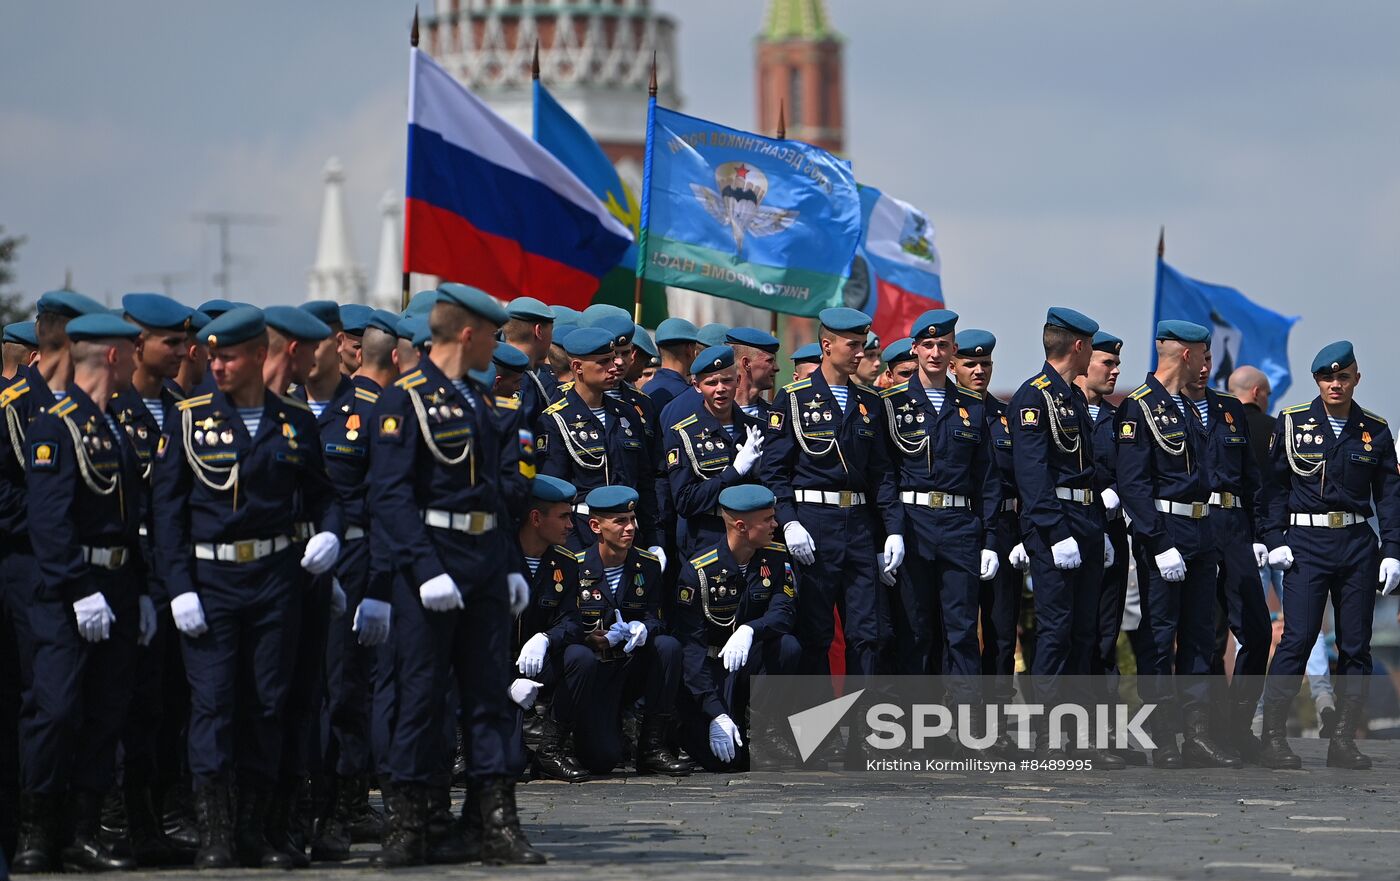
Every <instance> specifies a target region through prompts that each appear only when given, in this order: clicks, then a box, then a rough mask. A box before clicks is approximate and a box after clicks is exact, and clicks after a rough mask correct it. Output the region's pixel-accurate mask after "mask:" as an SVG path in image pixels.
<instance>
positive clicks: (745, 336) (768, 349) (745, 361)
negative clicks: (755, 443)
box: [724, 327, 780, 422]
mask: <svg viewBox="0 0 1400 881" xmlns="http://www.w3.org/2000/svg"><path fill="white" fill-rule="evenodd" d="M724 339H725V343H726V344H727V345H728V346H730V347H731V348H732V349H734V366H735V367H737V368H738V370H739V385H738V387H737V388H735V390H734V402H735V403H736V404H738V405H739V408H740V409H741V410H743V411H744V412H745V413H747V414H748V415H749V416H752V417H753V418H754V419H757V420H759V421H760V422H763V421H765V420H766V419H767V418H768V399H767V398H766V397H764V395H765V394H766V393H768V392H771V391H772V390H773V385H774V380H775V379H776V377H777V375H778V347H779V346H780V343H779V342H778V338H777V337H775V336H773V335H772V334H771V333H768V332H766V331H762V330H758V329H757V328H753V327H735V328H731V329H730V331H729V333H728V334H726V335H725V338H724Z"/></svg>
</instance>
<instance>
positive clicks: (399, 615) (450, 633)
mask: <svg viewBox="0 0 1400 881" xmlns="http://www.w3.org/2000/svg"><path fill="white" fill-rule="evenodd" d="M507 317H508V316H507V315H506V311H505V309H504V308H502V307H501V306H500V304H498V303H497V302H496V301H495V300H493V299H492V298H491V297H490V296H488V295H487V294H486V293H485V292H483V291H481V290H478V289H476V288H473V287H470V286H468V285H462V284H455V283H444V284H443V285H441V286H440V287H439V288H438V297H437V302H436V303H435V304H434V305H433V307H432V311H431V312H430V313H429V315H428V323H429V326H430V328H431V332H432V348H431V349H430V350H429V351H428V354H427V356H426V357H424V358H423V359H422V360H421V361H420V362H419V365H418V369H416V370H414V371H412V372H410V373H406V374H404V376H403V377H401V378H400V379H399V380H398V382H396V383H394V385H393V386H392V387H390V388H387V389H385V390H384V392H383V393H382V394H381V395H380V398H379V403H378V406H377V407H376V409H375V411H374V419H373V423H372V424H371V426H370V472H369V498H368V507H369V510H370V511H372V512H374V519H375V522H374V528H375V529H376V530H379V529H381V528H382V532H383V535H384V536H385V538H386V539H387V541H386V542H385V543H384V547H382V548H381V547H379V546H378V544H377V543H376V546H375V547H373V548H371V563H372V565H383V566H384V568H385V569H386V570H397V571H398V572H399V573H400V574H399V575H398V576H397V577H395V578H394V580H393V585H392V590H393V595H392V607H393V626H394V631H395V643H396V646H397V651H396V653H395V658H396V662H395V667H396V669H395V678H394V689H395V691H396V694H397V700H398V715H397V719H396V720H395V725H394V730H393V733H392V734H391V749H390V755H389V757H388V760H387V765H388V774H387V777H388V779H389V783H390V787H391V788H390V793H389V800H390V824H391V826H390V831H389V835H388V837H387V838H386V839H385V843H384V847H383V849H382V850H381V851H380V852H379V853H377V854H375V855H374V857H372V864H373V865H374V866H376V867H377V868H392V867H398V866H414V865H421V864H422V863H423V862H425V861H426V860H427V858H428V840H427V835H428V828H427V816H428V811H429V805H430V803H432V802H433V801H434V798H435V797H436V795H437V792H438V787H440V786H441V783H440V782H439V781H438V779H437V778H438V769H439V768H441V767H443V766H444V764H446V763H448V762H450V753H448V754H445V752H446V744H444V743H443V739H442V737H441V731H442V725H443V722H444V719H443V715H442V714H443V713H444V711H445V710H444V706H443V701H442V693H441V683H443V682H446V681H448V676H449V674H451V673H455V677H456V680H455V681H456V684H457V688H458V696H459V700H460V702H461V710H462V716H463V718H464V719H465V720H468V722H467V724H468V725H469V729H470V734H469V742H471V743H472V750H471V753H470V756H469V761H468V767H467V775H468V784H469V785H468V792H467V800H466V802H465V804H464V805H463V817H464V821H463V830H465V831H467V832H470V833H471V835H472V837H470V838H468V839H466V840H465V841H464V842H463V843H464V844H465V847H464V848H463V852H464V853H465V855H466V857H467V858H472V857H473V856H475V857H479V858H480V859H481V860H482V861H483V862H486V863H488V864H503V863H542V862H544V857H543V855H541V854H540V853H538V852H537V851H535V850H534V849H533V848H531V847H530V845H529V842H528V841H527V840H526V838H525V835H524V833H523V832H522V831H521V829H520V826H519V818H518V814H517V812H516V807H515V776H514V775H513V773H512V771H511V768H510V764H509V759H508V752H509V748H510V740H511V732H512V727H513V725H512V719H511V709H510V703H509V697H508V693H507V690H508V688H509V686H510V670H509V660H508V658H507V656H506V655H507V652H508V644H509V639H510V636H509V634H510V620H511V617H512V616H513V615H516V614H519V613H520V612H522V611H523V610H524V609H525V608H526V606H527V605H528V603H529V594H530V587H529V582H528V581H527V580H526V578H525V576H524V575H523V574H522V573H521V572H520V571H519V568H518V566H517V565H515V564H514V562H513V555H512V553H511V551H510V547H511V545H512V544H513V542H512V541H511V539H510V535H509V533H508V532H506V531H505V529H507V528H508V526H507V525H506V524H505V523H503V522H502V521H503V520H504V518H505V513H506V504H505V496H504V491H503V484H502V475H503V474H506V473H510V472H513V471H515V470H517V469H518V467H519V466H518V462H517V461H516V460H515V459H514V458H513V452H512V451H513V450H514V449H516V447H515V445H510V444H503V443H502V440H501V438H500V436H499V434H498V432H497V428H496V423H495V420H494V419H493V418H492V416H491V413H492V410H493V408H494V406H495V397H494V396H493V395H491V394H490V391H489V390H488V389H486V388H484V387H482V386H481V385H480V384H479V383H477V382H476V381H475V380H472V379H471V378H470V377H469V376H468V373H469V371H473V370H485V369H486V368H487V367H488V366H490V364H491V355H492V352H493V351H494V349H495V346H496V339H495V332H496V330H497V329H498V328H500V327H501V326H502V325H503V324H505V323H506V320H507ZM376 559H382V560H383V561H384V563H382V564H376V563H375V562H374V561H375V560H376ZM475 830H480V834H479V837H478V836H477V835H476V832H475Z"/></svg>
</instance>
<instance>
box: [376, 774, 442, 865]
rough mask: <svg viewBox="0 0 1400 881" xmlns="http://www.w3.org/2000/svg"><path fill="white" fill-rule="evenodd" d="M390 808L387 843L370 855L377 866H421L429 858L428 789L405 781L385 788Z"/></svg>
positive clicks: (385, 840) (385, 838) (386, 799)
mask: <svg viewBox="0 0 1400 881" xmlns="http://www.w3.org/2000/svg"><path fill="white" fill-rule="evenodd" d="M384 798H385V804H387V805H388V808H389V832H388V834H387V835H385V836H384V846H383V847H381V848H380V849H379V853H376V854H374V855H372V856H371V857H370V858H369V864H370V866H371V867H372V868H375V869H402V868H405V867H407V866H421V865H423V864H424V863H425V862H427V860H428V838H427V828H426V827H427V818H428V790H427V787H424V786H415V785H413V784H406V785H402V786H394V787H392V788H390V789H387V790H386V791H385V795H384Z"/></svg>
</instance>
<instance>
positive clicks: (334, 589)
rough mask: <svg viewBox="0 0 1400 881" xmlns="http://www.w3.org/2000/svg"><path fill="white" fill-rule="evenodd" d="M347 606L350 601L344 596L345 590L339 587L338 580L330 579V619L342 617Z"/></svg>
mask: <svg viewBox="0 0 1400 881" xmlns="http://www.w3.org/2000/svg"><path fill="white" fill-rule="evenodd" d="M349 605H350V600H349V599H347V598H346V596H345V588H343V587H341V586H340V579H339V578H331V617H332V618H339V617H340V616H341V615H344V614H345V609H346V608H347V607H348V606H349Z"/></svg>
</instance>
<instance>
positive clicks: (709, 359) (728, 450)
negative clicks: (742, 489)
mask: <svg viewBox="0 0 1400 881" xmlns="http://www.w3.org/2000/svg"><path fill="white" fill-rule="evenodd" d="M690 373H691V375H693V376H694V377H695V382H696V387H697V388H698V389H699V394H700V399H699V401H698V402H697V403H698V404H699V406H696V407H695V408H694V409H693V410H692V411H691V412H690V413H688V414H687V415H686V416H685V417H684V418H683V419H680V420H678V421H677V422H676V423H675V424H674V425H672V426H671V427H670V428H668V429H666V438H665V442H664V446H665V449H666V476H667V480H668V482H669V494H670V496H671V498H673V499H674V500H675V505H676V513H677V515H679V517H680V518H683V522H682V523H679V524H678V526H677V533H678V535H679V538H678V541H679V542H680V544H679V546H678V550H679V552H680V553H681V555H683V556H689V555H690V554H691V553H693V552H694V550H695V549H697V548H701V547H709V546H710V545H712V544H714V543H715V542H717V541H719V540H720V539H721V538H722V537H723V536H724V518H723V517H722V516H721V511H720V509H719V496H720V493H721V492H723V491H724V490H725V489H727V488H729V487H731V486H736V485H738V484H741V483H754V482H756V481H757V479H758V468H757V465H758V460H759V457H760V456H762V455H763V423H761V422H758V421H756V420H754V419H752V418H751V417H750V416H749V415H748V414H747V413H745V412H744V411H743V410H741V409H740V408H739V407H738V406H737V405H736V404H735V403H734V391H735V389H736V387H737V385H738V378H737V374H736V372H735V364H734V350H733V349H732V348H730V347H729V346H711V347H710V348H708V349H705V350H704V351H703V352H701V353H700V354H699V355H698V356H696V358H695V361H694V363H692V364H691V365H690ZM683 400H684V399H682V398H677V399H676V402H675V403H676V404H679V403H680V402H681V401H683ZM669 412H671V413H672V415H675V410H674V409H669ZM682 571H684V567H682Z"/></svg>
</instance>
